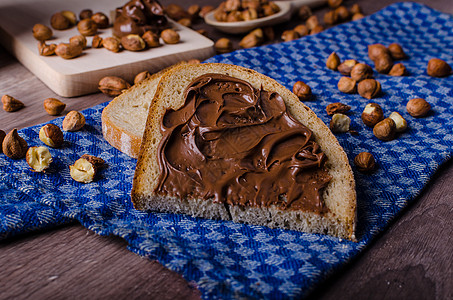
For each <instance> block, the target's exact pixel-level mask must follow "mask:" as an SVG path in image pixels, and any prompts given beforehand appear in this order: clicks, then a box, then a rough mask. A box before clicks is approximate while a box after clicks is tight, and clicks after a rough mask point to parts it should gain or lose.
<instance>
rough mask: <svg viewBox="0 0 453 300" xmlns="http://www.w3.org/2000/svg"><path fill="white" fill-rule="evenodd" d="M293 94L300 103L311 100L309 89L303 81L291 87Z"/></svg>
mask: <svg viewBox="0 0 453 300" xmlns="http://www.w3.org/2000/svg"><path fill="white" fill-rule="evenodd" d="M293 93H294V94H295V95H296V96H297V97H298V98H299V99H300V100H302V101H304V100H308V99H310V98H311V88H310V86H309V85H308V84H306V83H305V82H303V81H297V82H296V83H295V84H294V85H293Z"/></svg>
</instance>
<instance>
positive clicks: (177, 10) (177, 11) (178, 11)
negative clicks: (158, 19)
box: [165, 4, 190, 21]
mask: <svg viewBox="0 0 453 300" xmlns="http://www.w3.org/2000/svg"><path fill="white" fill-rule="evenodd" d="M165 13H166V14H167V16H168V17H169V18H171V19H173V20H175V21H179V20H181V19H183V18H190V15H189V13H188V12H186V11H185V10H184V8H183V7H182V6H180V5H178V4H169V5H167V6H166V7H165Z"/></svg>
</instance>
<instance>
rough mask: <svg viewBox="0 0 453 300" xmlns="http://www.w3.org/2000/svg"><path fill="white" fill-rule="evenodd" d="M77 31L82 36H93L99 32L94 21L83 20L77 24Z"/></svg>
mask: <svg viewBox="0 0 453 300" xmlns="http://www.w3.org/2000/svg"><path fill="white" fill-rule="evenodd" d="M77 30H78V31H79V32H80V34H81V35H84V36H93V35H95V34H96V32H98V26H97V25H96V23H95V22H94V21H93V20H92V19H83V20H81V21H80V22H79V23H78V24H77Z"/></svg>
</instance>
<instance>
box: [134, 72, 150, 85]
mask: <svg viewBox="0 0 453 300" xmlns="http://www.w3.org/2000/svg"><path fill="white" fill-rule="evenodd" d="M149 77H151V74H150V73H149V72H148V71H143V72H140V73H138V74H137V75H135V78H134V84H137V83H140V82H142V81H143V80H145V79H147V78H149Z"/></svg>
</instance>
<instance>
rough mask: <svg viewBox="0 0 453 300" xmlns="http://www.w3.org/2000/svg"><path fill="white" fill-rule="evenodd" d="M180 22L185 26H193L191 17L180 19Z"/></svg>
mask: <svg viewBox="0 0 453 300" xmlns="http://www.w3.org/2000/svg"><path fill="white" fill-rule="evenodd" d="M178 23H179V24H181V25H182V26H185V27H189V28H190V27H192V20H190V19H189V18H182V19H181V20H179V21H178Z"/></svg>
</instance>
